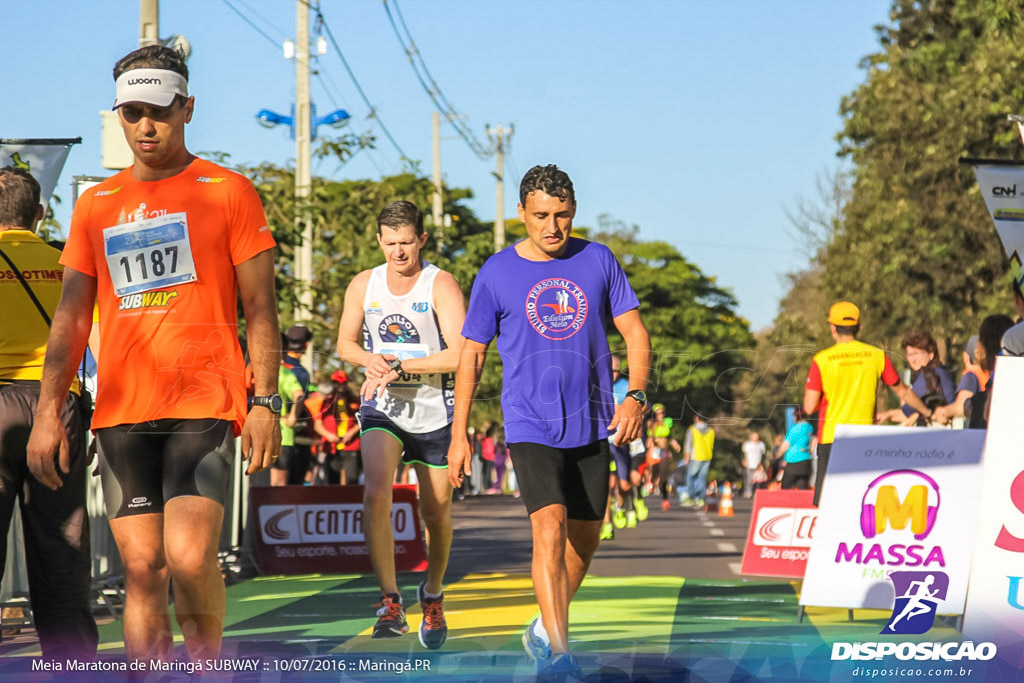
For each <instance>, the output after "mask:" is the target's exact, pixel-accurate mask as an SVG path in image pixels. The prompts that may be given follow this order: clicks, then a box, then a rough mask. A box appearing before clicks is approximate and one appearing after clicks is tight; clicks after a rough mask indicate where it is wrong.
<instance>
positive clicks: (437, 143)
mask: <svg viewBox="0 0 1024 683" xmlns="http://www.w3.org/2000/svg"><path fill="white" fill-rule="evenodd" d="M442 200H443V198H442V197H441V115H440V114H438V113H437V112H436V111H435V112H434V211H433V216H434V237H435V238H436V239H437V240H438V247H439V248H440V245H441V228H442V225H443V223H444V203H443V201H442Z"/></svg>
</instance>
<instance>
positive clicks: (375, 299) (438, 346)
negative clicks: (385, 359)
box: [363, 261, 455, 434]
mask: <svg viewBox="0 0 1024 683" xmlns="http://www.w3.org/2000/svg"><path fill="white" fill-rule="evenodd" d="M421 263H422V266H423V270H421V271H420V276H419V278H418V279H417V280H416V284H415V285H413V288H412V290H410V291H409V293H408V294H404V295H402V296H397V295H395V294H392V293H391V290H390V289H388V282H387V274H386V270H387V264H386V263H385V264H382V265H379V266H377V267H376V268H374V269H373V271H372V272H371V273H370V281H369V283H367V285H366V297H365V298H364V299H363V347H364V348H365V349H366V350H367V351H369V352H370V353H383V354H394V355H395V356H397V357H398V358H399V360H403V361H404V360H406V359H407V358H423V357H425V356H430V355H433V354H435V353H438V352H440V351H443V350H444V349H445V348H447V346H448V345H447V344H445V341H444V338H443V337H442V336H441V326H440V324H439V323H438V320H437V314H436V312H435V311H434V279H435V278H436V277H437V274H438V273H440V272H441V269H440V268H438V267H437V266H435V265H433V264H431V263H428V262H426V261H422V262H421ZM363 405H364V406H366V407H368V408H371V409H373V410H376V411H377V412H380V413H382V414H383V415H384V416H385V417H387V418H388V419H389V420H391V421H392V422H394V423H395V424H396V425H397V426H398V427H401V428H402V429H404V430H405V431H407V432H409V433H412V434H423V433H426V432H432V431H434V430H437V429H441V428H442V427H445V426H447V425H449V424H451V421H452V412H453V411H454V408H455V373H452V372H446V373H440V374H431V375H407V374H403V375H402V377H400V378H399V379H398V380H396V381H394V382H392V383H391V384H389V385H388V386H387V387H386V388H385V389H384V390H383V391H382V392H381V394H380V396H379V398H377V399H369V400H367V399H363Z"/></svg>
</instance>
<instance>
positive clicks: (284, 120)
mask: <svg viewBox="0 0 1024 683" xmlns="http://www.w3.org/2000/svg"><path fill="white" fill-rule="evenodd" d="M351 118H352V117H351V116H349V114H348V112H347V111H345V110H344V109H335V110H334V111H332V112H330V113H329V114H326V115H325V116H320V117H317V115H316V105H315V104H311V105H310V107H309V122H310V126H309V128H310V139H311V140H316V129H317V128H319V127H320V126H330V127H331V128H342V127H344V126H345V125H347V124H348V122H349V120H350V119H351ZM256 123H258V124H260V125H261V126H263V127H264V128H274V127H275V126H288V131H289V136H290V137H291V139H292V140H294V139H295V105H294V104H293V105H292V108H291V116H285V115H284V114H278V113H277V112H276V111H272V110H270V109H260V110H259V111H258V112H256Z"/></svg>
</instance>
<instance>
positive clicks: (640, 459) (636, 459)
mask: <svg viewBox="0 0 1024 683" xmlns="http://www.w3.org/2000/svg"><path fill="white" fill-rule="evenodd" d="M646 462H647V453H638V454H637V455H634V456H633V457H631V458H630V459H629V466H630V467H631V468H632V469H633V470H634V471H636V472H639V471H640V468H641V467H643V466H644V463H646Z"/></svg>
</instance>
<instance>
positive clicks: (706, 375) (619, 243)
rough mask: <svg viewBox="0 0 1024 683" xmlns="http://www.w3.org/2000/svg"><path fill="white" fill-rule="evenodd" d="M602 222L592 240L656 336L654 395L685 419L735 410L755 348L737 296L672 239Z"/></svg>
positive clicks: (618, 343) (614, 341)
mask: <svg viewBox="0 0 1024 683" xmlns="http://www.w3.org/2000/svg"><path fill="white" fill-rule="evenodd" d="M601 223H602V227H603V228H604V230H605V231H599V232H597V233H596V234H595V235H594V239H595V240H597V241H599V242H602V243H604V244H606V245H608V247H609V248H611V250H612V252H613V253H614V254H615V256H616V257H617V258H618V259H619V262H620V263H621V264H622V267H623V270H625V271H626V275H627V276H628V277H629V281H630V284H631V285H632V286H633V289H634V290H635V291H636V294H637V297H638V298H639V299H640V313H641V315H642V316H643V319H644V323H645V324H646V325H647V329H648V331H649V332H650V334H651V346H652V347H653V349H654V356H653V367H652V368H651V390H650V391H649V392H648V394H649V395H650V396H651V398H652V400H654V401H656V402H659V403H664V404H665V405H666V408H667V412H668V414H670V415H673V416H675V417H676V419H679V420H683V421H686V422H688V419H689V418H691V417H692V415H693V413H694V412H698V413H700V414H702V415H705V416H707V417H712V416H716V415H731V414H732V413H733V411H734V409H735V406H736V397H735V391H734V385H735V383H736V382H737V381H738V380H739V379H740V377H741V375H742V373H741V372H740V370H742V369H743V368H744V367H745V364H746V360H747V355H748V351H749V349H750V348H751V347H752V346H753V337H752V336H751V334H750V327H749V323H747V321H746V320H744V319H743V318H741V317H739V316H738V315H737V314H736V305H737V303H736V299H735V298H734V297H733V296H732V294H731V293H729V292H728V291H726V290H724V289H722V288H720V287H718V286H717V285H716V284H715V280H714V278H713V277H709V276H707V275H705V274H704V273H703V272H701V270H700V269H699V268H698V267H697V266H695V265H694V264H692V263H690V262H689V261H687V260H686V258H684V257H683V255H682V254H680V253H679V251H678V250H677V249H676V248H675V247H673V246H672V245H670V244H667V243H665V242H660V241H651V242H645V241H641V240H639V239H638V237H637V235H638V232H639V229H638V228H637V227H636V226H633V227H631V228H625V227H624V226H623V225H622V224H617V223H615V222H613V221H609V220H608V219H607V217H606V218H605V220H604V221H601ZM609 229H611V231H610V232H608V231H607V230H609ZM609 333H610V334H612V335H613V336H612V337H611V339H612V348H613V349H615V348H616V347H621V340H620V339H619V338H618V336H617V334H615V333H614V330H609ZM684 418H686V419H685V420H684Z"/></svg>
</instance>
